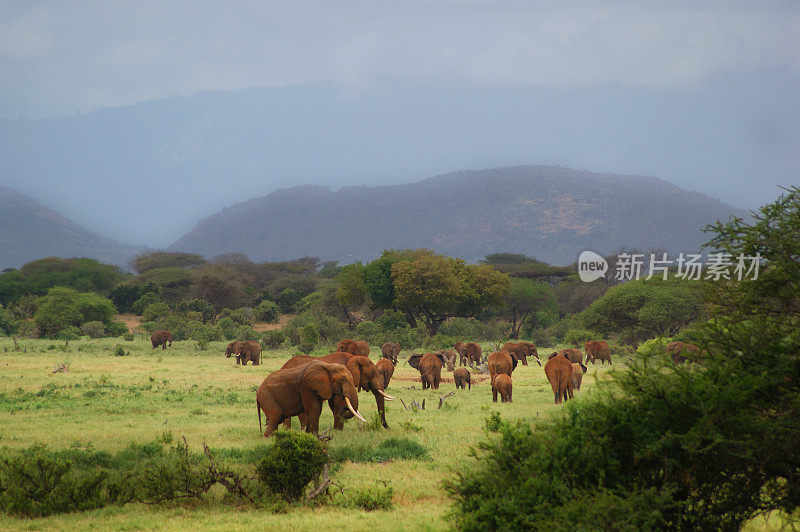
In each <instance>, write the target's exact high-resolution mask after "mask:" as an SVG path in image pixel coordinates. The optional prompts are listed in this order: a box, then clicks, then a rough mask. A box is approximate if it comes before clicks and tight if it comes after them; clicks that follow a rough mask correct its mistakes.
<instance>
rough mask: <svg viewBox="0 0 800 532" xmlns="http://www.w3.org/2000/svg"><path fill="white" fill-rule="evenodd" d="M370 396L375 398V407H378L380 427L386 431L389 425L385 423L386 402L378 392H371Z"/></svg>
mask: <svg viewBox="0 0 800 532" xmlns="http://www.w3.org/2000/svg"><path fill="white" fill-rule="evenodd" d="M372 394H373V395H374V396H375V405H376V406H377V407H378V414H379V415H380V416H381V425H382V426H383V428H385V429H388V428H389V424H388V423H386V401H385V400H384V398H383V396H382V395H381V394H380V392H378V391H373V392H372Z"/></svg>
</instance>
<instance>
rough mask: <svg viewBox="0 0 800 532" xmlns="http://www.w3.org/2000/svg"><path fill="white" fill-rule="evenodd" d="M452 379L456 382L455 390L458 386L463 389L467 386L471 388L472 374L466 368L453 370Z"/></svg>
mask: <svg viewBox="0 0 800 532" xmlns="http://www.w3.org/2000/svg"><path fill="white" fill-rule="evenodd" d="M453 381H454V382H455V383H456V390H457V389H459V388H461V389H462V390H464V389H466V388H467V386H469V389H470V390H471V389H472V375H470V372H469V370H468V369H467V368H457V369H456V370H455V371H454V372H453Z"/></svg>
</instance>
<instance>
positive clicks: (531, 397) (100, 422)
mask: <svg viewBox="0 0 800 532" xmlns="http://www.w3.org/2000/svg"><path fill="white" fill-rule="evenodd" d="M225 345H226V344H225V343H223V342H218V343H212V344H211V345H210V346H209V348H208V349H207V350H205V351H199V350H198V349H197V347H196V343H195V342H188V341H187V342H176V343H175V344H174V346H173V347H172V348H169V349H167V350H166V351H163V350H161V349H158V350H153V349H151V347H150V345H149V339H147V340H146V339H144V338H143V337H141V336H138V335H137V338H136V340H135V341H133V342H125V341H122V340H121V339H106V340H80V341H73V342H70V344H69V346H68V347H66V348H63V342H60V341H59V342H55V341H47V340H21V341H20V348H21V349H23V350H25V351H22V352H20V351H13V343H12V341H11V340H10V339H0V446H2V447H7V448H11V449H15V448H26V447H29V446H31V445H33V444H36V443H44V444H46V445H47V446H48V447H49V448H51V449H54V450H59V449H68V448H71V447H77V448H86V447H92V448H94V449H95V450H105V451H119V450H121V449H124V448H125V447H127V446H128V445H129V444H130V443H132V442H136V443H145V442H151V441H154V440H156V439H159V438H164V435H165V434H169V433H171V435H172V436H173V437H174V439H175V440H178V439H180V438H181V437H185V438H186V440H187V442H188V443H189V446H190V448H191V449H192V450H193V451H199V450H200V448H201V446H202V442H206V443H207V444H208V445H209V446H210V447H211V448H212V449H227V450H240V451H242V452H247V451H249V450H253V449H255V448H256V447H258V446H260V445H263V444H264V439H263V438H262V437H261V434H260V433H259V430H258V420H257V417H256V407H255V390H256V388H257V387H258V385H259V384H260V383H261V381H262V380H263V378H264V376H265V375H267V374H268V373H269V372H270V371H274V370H275V369H278V368H279V367H280V366H281V365H282V364H283V362H284V361H285V360H286V359H288V358H289V357H290V356H292V355H293V354H296V353H295V352H293V351H290V350H265V351H264V353H263V360H262V365H261V366H247V367H242V366H237V365H236V364H235V361H234V360H233V359H226V358H224V357H223V356H222V353H223V351H224V347H225ZM118 346H121V347H122V348H123V349H124V350H125V351H126V352H127V353H129V354H127V355H126V356H116V355H115V351H116V348H117V347H118ZM483 347H484V349H485V350H487V349H491V346H490V345H489V344H488V343H487V344H486V345H484V346H483ZM549 351H550V350H547V352H549ZM325 352H327V351H325ZM372 353H373V354H372V358H373V360H377V356H376V354H375V353H380V349H379V348H376V347H374V346H373V347H372ZM319 354H323V351H320V353H319ZM408 354H409V353H407V352H403V353H401V362H400V363H399V367H398V368H397V370H396V371H395V374H394V377H393V379H392V382H391V384H390V386H389V389H388V393H391V394H392V395H394V396H396V397H399V398H402V399H403V400H404V401H405V403H406V405H410V401H411V399H415V400H416V401H417V402H422V400H423V399H425V400H426V407H427V408H426V410H424V411H417V412H412V411H410V410H405V409H404V408H403V406H402V405H401V403H400V401H395V402H390V403H387V405H388V407H387V420H388V422H389V425H390V427H391V429H390V430H388V431H387V430H379V431H373V430H365V429H364V428H363V427H362V426H359V424H357V422H355V421H349V422H347V424H346V425H345V430H344V431H343V432H338V433H335V434H334V439H333V441H332V442H331V443H330V447H331V449H332V450H333V451H334V452H335V451H336V449H339V448H342V447H347V446H357V445H367V446H377V445H379V444H380V443H381V442H383V441H384V440H386V439H388V438H390V437H403V438H408V439H411V440H414V441H416V442H419V443H420V444H422V445H423V446H425V447H426V448H427V449H428V458H427V459H424V460H397V461H389V462H381V463H353V462H345V463H344V464H343V465H342V466H341V467H340V468H338V469H337V470H336V471H335V475H334V480H335V481H336V482H337V483H338V484H340V485H342V486H343V487H344V488H345V489H347V488H355V487H371V486H375V485H376V483H377V482H380V481H387V482H389V483H391V486H392V487H393V489H394V507H393V509H392V510H390V511H375V512H365V511H361V510H346V509H340V508H335V507H331V506H327V507H320V508H308V507H290V508H289V510H288V512H287V513H284V514H273V513H270V512H268V511H265V510H264V511H262V510H254V509H248V508H244V509H237V508H232V507H230V506H227V505H225V504H223V503H221V502H219V501H217V500H215V499H214V498H213V497H212V498H211V499H209V500H206V501H204V502H202V503H198V504H191V505H186V504H171V505H170V504H164V505H154V506H148V505H143V504H129V505H125V506H122V507H116V506H112V507H106V508H102V509H99V510H94V511H88V512H82V513H74V514H62V515H56V516H51V517H48V518H41V519H20V518H15V517H9V516H6V515H0V529H27V530H45V529H46V530H53V529H62V530H66V529H70V530H72V529H81V530H91V529H117V530H119V529H123V530H140V529H154V528H169V529H173V530H189V529H193V530H195V529H207V530H246V529H247V530H250V529H252V528H253V527H257V528H259V529H267V530H278V529H291V530H317V531H319V530H328V529H340V528H344V529H349V530H441V529H446V528H449V522H448V519H447V512H448V510H449V508H450V502H451V501H450V500H449V499H448V497H447V496H446V494H445V493H444V491H443V490H442V489H441V482H442V480H443V479H444V478H446V477H448V476H449V475H451V474H452V467H453V466H454V465H460V464H463V463H464V462H466V461H468V460H469V458H468V457H467V453H468V450H469V448H470V446H471V445H473V444H475V443H476V442H477V441H478V440H479V439H480V438H483V437H484V434H485V432H484V430H483V427H484V420H485V419H486V417H487V416H489V414H490V413H491V412H493V411H498V412H500V413H501V415H502V416H503V418H504V419H508V420H515V419H523V418H525V419H536V418H539V419H544V418H547V417H549V416H552V415H554V414H555V413H557V412H558V411H560V410H561V409H562V408H563V406H562V405H554V404H553V395H552V391H551V388H550V385H549V383H548V382H547V380H546V379H545V376H544V372H543V370H542V368H540V367H539V366H538V365H537V364H536V362H535V361H533V362H531V365H529V366H520V367H519V368H518V369H517V371H515V372H514V402H513V403H511V404H502V403H492V399H491V388H490V386H489V383H488V375H475V376H474V378H473V387H472V390H471V391H469V390H467V391H461V390H459V391H458V392H457V393H456V394H455V395H454V396H452V397H450V398H448V399H447V400H446V401H445V407H444V408H442V409H438V408H437V404H438V397H439V396H441V395H444V394H446V393H447V392H450V391H453V390H454V389H455V387H454V384H453V380H452V373H449V372H445V374H444V377H445V378H444V382H443V384H442V386H441V387H440V388H439V390H438V391H437V390H426V391H422V390H421V388H420V383H419V374H418V373H417V371H416V370H414V369H412V368H410V367H409V366H408V365H404V364H403V361H404V360H405V358H406V357H407V356H408ZM66 363H68V364H69V370H68V371H67V372H63V373H61V372H59V373H51V372H52V371H53V370H54V368H55V367H56V366H57V365H59V364H66ZM608 371H609V367H608V366H600V365H596V366H591V365H590V369H589V374H588V375H587V377H586V378H585V379H584V386H583V388H582V390H581V391H580V392H578V395H579V396H580V395H585V394H587V393H591V389H592V387H593V386H594V385H595V383H596V380H597V379H598V378H599V379H602V378H603V376H604V375H608ZM360 403H361V404H360V407H359V410H360V411H361V413H362V414H364V416H365V417H367V418H368V419H369V418H371V417H373V416H374V415H375V413H376V407H375V403H374V400H372V396H371V395H368V394H366V393H362V394H361V395H360ZM331 424H332V417H331V415H330V411H328V410H325V411H324V413H323V417H322V419H321V422H320V426H321V428H326V427H329V426H330V425H331ZM295 425H297V424H296V423H295ZM403 425H406V426H405V427H404V426H403ZM759 523H760V524H758V525H756V526H754V528H757V529H761V528H763V527H765V526H766V525H767V523H765V522H764V520H760V521H759ZM767 528H768V527H767Z"/></svg>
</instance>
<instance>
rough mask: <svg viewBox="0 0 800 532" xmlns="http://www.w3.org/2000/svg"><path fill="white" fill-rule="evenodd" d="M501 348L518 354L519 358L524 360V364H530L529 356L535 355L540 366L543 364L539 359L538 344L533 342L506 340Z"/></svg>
mask: <svg viewBox="0 0 800 532" xmlns="http://www.w3.org/2000/svg"><path fill="white" fill-rule="evenodd" d="M500 349H501V350H503V351H508V352H509V353H514V354H515V355H517V359H518V360H520V361H521V362H522V365H523V366H527V365H528V357H529V356H532V357H535V358H536V363H537V364H539V365H540V366H541V365H542V362H541V361H540V360H539V351H538V350H537V349H536V344H534V343H533V342H516V343H514V342H506V343H505V344H503V347H501V348H500Z"/></svg>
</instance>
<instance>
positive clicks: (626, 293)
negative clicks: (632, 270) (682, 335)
mask: <svg viewBox="0 0 800 532" xmlns="http://www.w3.org/2000/svg"><path fill="white" fill-rule="evenodd" d="M701 306H702V305H701V293H700V287H699V285H698V284H697V283H695V282H688V281H679V280H669V281H663V280H656V279H651V280H649V281H645V280H638V281H630V282H628V283H625V284H621V285H618V286H615V287H613V288H610V289H609V290H608V291H607V292H606V293H605V295H604V296H603V297H601V298H600V299H598V300H597V301H595V302H594V303H592V304H591V305H590V306H589V308H588V309H586V310H585V311H584V312H583V313H582V314H581V317H582V319H583V322H584V324H585V325H586V326H587V327H588V328H589V329H592V330H595V331H597V332H600V333H602V334H606V335H608V334H610V333H619V334H621V335H622V338H623V339H624V340H626V341H628V342H629V343H631V344H634V343H637V342H641V341H643V340H646V339H647V338H652V337H654V336H673V335H674V334H675V333H677V332H678V331H679V330H680V329H681V328H683V327H685V326H687V325H688V324H689V323H691V322H692V321H693V320H696V319H698V318H699V317H700V313H701Z"/></svg>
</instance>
